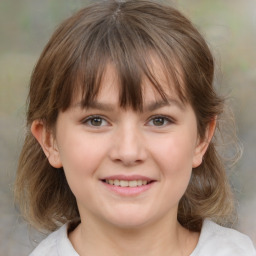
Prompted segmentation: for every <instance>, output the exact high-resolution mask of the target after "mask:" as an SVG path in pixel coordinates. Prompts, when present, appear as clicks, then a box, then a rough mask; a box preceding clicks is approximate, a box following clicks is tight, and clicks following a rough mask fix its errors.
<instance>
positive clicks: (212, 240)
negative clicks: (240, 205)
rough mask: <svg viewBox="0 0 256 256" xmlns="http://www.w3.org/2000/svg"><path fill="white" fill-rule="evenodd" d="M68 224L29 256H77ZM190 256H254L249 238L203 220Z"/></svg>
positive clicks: (255, 253)
mask: <svg viewBox="0 0 256 256" xmlns="http://www.w3.org/2000/svg"><path fill="white" fill-rule="evenodd" d="M67 229H68V224H65V225H63V226H62V227H61V228H60V229H58V230H57V231H55V232H53V233H52V234H51V235H49V236H48V237H47V238H46V239H44V240H43V241H42V242H41V243H40V244H39V245H38V246H37V247H36V249H35V250H34V251H33V252H32V253H31V254H30V255H29V256H46V255H47V256H79V254H78V253H77V252H76V251H75V249H74V248H73V246H72V244H71V242H70V240H69V239H68V235H67ZM190 256H256V250H255V248H254V246H253V243H252V241H251V240H250V238H249V237H247V236H246V235H244V234H241V233H239V232H238V231H236V230H234V229H230V228H224V227H221V226H219V225H217V224H216V223H214V222H212V221H210V220H205V221H204V223H203V227H202V230H201V234H200V237H199V241H198V244H197V246H196V248H195V249H194V251H193V252H192V254H191V255H190Z"/></svg>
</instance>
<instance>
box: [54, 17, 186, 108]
mask: <svg viewBox="0 0 256 256" xmlns="http://www.w3.org/2000/svg"><path fill="white" fill-rule="evenodd" d="M128 18H129V20H128ZM128 18H127V15H126V16H125V15H122V13H119V14H118V17H116V16H113V15H112V14H111V15H108V16H104V17H102V18H101V19H99V20H98V22H97V23H96V24H93V25H91V26H89V27H85V28H84V29H83V31H80V32H79V33H78V32H77V31H76V34H79V35H80V36H81V37H82V38H80V39H77V40H76V41H77V42H79V43H80V45H78V46H76V48H77V49H78V50H77V51H80V52H78V53H77V54H73V56H74V55H75V56H79V57H77V59H76V62H75V65H73V66H72V69H70V70H69V71H70V73H69V75H68V77H69V78H70V79H67V81H65V82H64V83H63V84H62V90H61V93H60V95H59V97H60V98H61V99H60V100H59V102H60V103H62V105H61V106H60V105H59V107H58V108H59V109H61V110H62V111H65V110H66V109H67V108H68V107H69V106H70V104H71V101H72V99H73V98H74V97H76V96H77V95H79V98H80V97H81V103H82V107H83V108H86V107H88V106H90V105H91V102H92V101H93V100H95V98H96V97H97V95H98V93H99V91H100V89H101V87H102V86H104V85H103V84H102V83H101V82H102V77H103V75H104V72H106V68H107V66H108V65H113V67H114V69H115V71H116V75H117V78H118V85H119V88H118V90H119V104H120V107H122V108H128V107H129V108H132V109H133V110H136V111H137V110H139V111H141V110H142V109H143V88H145V86H146V87H147V86H153V88H154V90H155V91H156V92H157V93H158V94H159V96H160V97H161V98H162V99H163V100H164V101H168V94H169V93H170V92H171V93H174V94H175V96H178V98H179V99H180V101H181V102H182V103H185V102H186V101H187V97H186V95H185V94H186V93H185V88H184V83H183V81H181V77H182V75H181V74H180V73H181V72H182V71H181V65H179V64H178V65H177V63H179V61H178V60H177V56H176V55H175V53H174V52H173V51H172V47H170V45H168V44H167V43H166V40H164V39H162V38H161V37H159V34H157V32H156V31H154V29H153V28H150V26H151V25H150V24H147V23H146V21H145V24H141V22H142V21H143V19H140V20H137V19H136V16H132V17H128ZM145 26H146V28H147V32H145ZM159 69H161V72H160V73H162V74H163V76H164V77H160V79H159V72H157V70H159ZM178 69H179V70H178ZM145 79H146V80H147V81H148V82H149V83H148V84H147V83H146V84H144V81H145ZM163 79H164V80H165V81H167V84H168V87H169V88H170V90H166V85H165V88H164V87H163V84H162V82H161V80H163ZM142 84H143V86H142ZM182 84H183V86H182Z"/></svg>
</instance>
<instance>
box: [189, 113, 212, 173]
mask: <svg viewBox="0 0 256 256" xmlns="http://www.w3.org/2000/svg"><path fill="white" fill-rule="evenodd" d="M215 128H216V117H215V118H213V119H212V121H211V122H210V123H209V124H208V126H207V128H206V132H205V137H204V138H203V139H200V141H199V142H198V145H197V146H196V149H195V154H194V157H193V163H192V167H193V168H196V167H198V166H199V165H200V164H201V163H202V161H203V156H204V154H205V152H206V150H207V148H208V146H209V144H210V142H211V140H212V137H213V135H214V132H215Z"/></svg>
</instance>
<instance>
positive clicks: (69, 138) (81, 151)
mask: <svg viewBox="0 0 256 256" xmlns="http://www.w3.org/2000/svg"><path fill="white" fill-rule="evenodd" d="M102 85H103V86H102V89H101V91H100V93H99V95H98V96H97V99H96V101H95V102H94V104H93V105H92V106H90V107H89V108H88V109H82V108H81V105H80V104H79V101H80V99H79V97H77V98H76V99H75V100H74V102H73V104H72V106H71V107H70V108H69V109H68V110H66V111H65V112H61V113H59V116H58V119H57V124H56V134H55V138H54V143H53V144H52V148H51V149H50V150H49V152H48V154H49V155H50V156H51V155H53V156H54V157H50V158H49V159H50V163H51V164H52V165H53V166H55V167H60V166H63V169H64V172H65V174H66V177H67V181H68V183H69V186H70V188H71V190H72V192H73V193H74V195H75V197H76V199H77V203H78V207H79V211H80V215H81V218H82V219H83V218H91V219H94V220H96V221H98V222H105V223H108V224H111V225H115V226H118V227H141V226H143V225H147V224H148V225H149V224H150V223H151V224H152V223H155V222H157V221H160V220H162V219H164V218H168V219H170V218H175V219H176V218H177V207H178V203H179V200H180V199H181V197H182V195H183V194H184V192H185V190H186V188H187V185H188V183H189V179H190V176H191V172H192V168H193V167H196V166H198V165H199V164H200V163H201V159H202V156H203V153H204V151H205V147H206V145H205V143H204V142H201V141H200V140H199V138H198V134H197V124H196V117H195V114H194V111H193V110H192V108H191V106H190V105H183V104H182V103H181V102H180V101H179V99H178V97H177V96H175V95H174V94H173V93H171V91H170V93H169V103H168V104H167V103H164V102H162V99H161V97H160V96H159V95H158V94H157V93H155V92H154V90H153V89H152V86H148V87H147V88H146V87H145V86H144V108H143V111H142V112H135V111H133V110H132V109H126V110H124V109H122V108H120V107H119V102H118V96H119V95H118V89H117V88H118V84H117V79H116V78H115V71H114V69H113V67H111V66H109V67H108V68H107V71H106V73H105V76H104V77H103V81H102ZM164 86H166V90H167V91H168V90H169V89H168V87H167V84H166V85H164Z"/></svg>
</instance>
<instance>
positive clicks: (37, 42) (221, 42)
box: [0, 0, 256, 256]
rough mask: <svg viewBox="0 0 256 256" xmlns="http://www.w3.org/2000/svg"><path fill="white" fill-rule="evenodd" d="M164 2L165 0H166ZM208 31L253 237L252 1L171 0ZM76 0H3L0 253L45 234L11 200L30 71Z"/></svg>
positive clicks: (255, 24)
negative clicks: (237, 145)
mask: <svg viewBox="0 0 256 256" xmlns="http://www.w3.org/2000/svg"><path fill="white" fill-rule="evenodd" d="M163 2H166V1H163ZM172 2H173V3H174V5H176V6H177V7H178V8H179V9H180V10H182V11H183V12H184V13H185V14H187V15H188V17H190V18H191V19H192V21H193V22H194V23H195V24H197V26H198V27H199V28H200V31H201V32H202V33H203V34H204V35H205V36H206V38H207V40H208V42H209V44H210V46H211V48H212V50H213V52H214V55H215V57H216V61H217V63H218V69H219V70H221V72H219V75H218V79H217V84H218V85H220V86H221V88H222V89H221V90H222V92H224V93H229V95H230V96H231V101H230V104H231V106H232V108H233V110H234V112H235V116H236V119H237V126H238V133H239V137H240V140H241V142H242V143H243V145H244V154H243V157H242V158H241V160H240V161H239V163H238V164H237V165H236V167H235V168H233V170H232V175H231V181H232V184H233V185H234V187H235V193H236V196H237V198H238V202H239V203H238V213H239V218H240V219H239V225H238V227H237V228H238V229H239V230H240V231H242V232H244V233H246V234H248V235H249V236H250V237H251V238H252V239H253V241H254V243H256V220H255V210H256V199H255V192H256V188H255V186H256V175H255V166H256V115H255V110H256V108H255V100H256V50H255V45H256V1H255V0H243V1H242V0H225V1H224V0H215V1H212V0H180V1H178V0H176V1H172ZM85 5H86V1H81V0H66V1H61V0H51V1H50V0H45V1H42V0H23V1H19V0H1V1H0V216H1V219H0V256H14V255H19V256H23V255H28V252H29V251H30V250H31V248H32V247H33V246H34V244H35V241H34V240H38V241H39V240H40V239H41V237H42V235H40V234H38V233H36V231H34V230H32V229H31V228H28V227H27V225H26V223H25V222H24V221H23V220H22V218H21V217H19V213H18V211H17V209H16V208H15V207H14V203H13V197H12V185H13V182H14V177H15V172H16V166H17V159H18V156H19V151H20V148H21V144H22V141H23V138H24V136H23V135H24V131H25V128H24V114H25V100H26V94H27V86H28V82H29V77H30V74H31V71H32V69H33V66H34V65H35V62H36V60H37V59H38V57H39V54H40V52H41V51H42V49H43V46H44V45H45V44H46V42H47V40H48V39H49V36H50V35H51V33H52V32H53V30H54V29H55V28H56V26H57V24H58V23H59V22H60V21H61V20H62V19H64V18H65V17H67V16H70V15H71V14H72V13H73V12H74V11H76V10H77V9H79V8H80V7H82V6H85Z"/></svg>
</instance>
